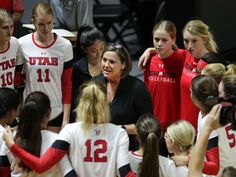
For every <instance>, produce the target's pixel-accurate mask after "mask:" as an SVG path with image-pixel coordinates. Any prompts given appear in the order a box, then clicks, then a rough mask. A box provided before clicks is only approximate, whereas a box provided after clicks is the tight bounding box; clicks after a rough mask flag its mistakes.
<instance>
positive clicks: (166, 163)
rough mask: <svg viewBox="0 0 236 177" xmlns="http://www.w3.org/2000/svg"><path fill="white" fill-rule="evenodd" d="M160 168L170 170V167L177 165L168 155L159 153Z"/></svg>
mask: <svg viewBox="0 0 236 177" xmlns="http://www.w3.org/2000/svg"><path fill="white" fill-rule="evenodd" d="M159 163H160V168H163V169H164V170H168V169H169V168H170V167H172V166H175V164H174V162H173V161H172V160H170V159H168V158H166V157H163V156H161V155H159Z"/></svg>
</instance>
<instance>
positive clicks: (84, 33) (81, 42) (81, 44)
mask: <svg viewBox="0 0 236 177" xmlns="http://www.w3.org/2000/svg"><path fill="white" fill-rule="evenodd" d="M96 40H101V41H104V42H105V38H104V35H103V33H102V32H101V31H100V30H99V29H97V28H96V27H92V26H88V25H83V26H81V27H80V28H79V31H78V34H77V40H76V57H82V56H83V55H84V50H83V49H86V48H88V47H89V46H91V45H93V44H94V42H95V41H96Z"/></svg>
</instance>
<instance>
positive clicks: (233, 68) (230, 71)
mask: <svg viewBox="0 0 236 177" xmlns="http://www.w3.org/2000/svg"><path fill="white" fill-rule="evenodd" d="M235 74H236V65H235V64H229V65H227V66H226V72H225V74H224V75H225V76H228V75H235Z"/></svg>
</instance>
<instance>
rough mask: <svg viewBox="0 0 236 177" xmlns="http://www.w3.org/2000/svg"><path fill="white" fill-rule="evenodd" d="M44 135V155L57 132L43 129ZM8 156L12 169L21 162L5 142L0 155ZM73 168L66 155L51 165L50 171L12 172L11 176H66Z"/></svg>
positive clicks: (42, 150) (42, 147)
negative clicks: (37, 172) (39, 172)
mask: <svg viewBox="0 0 236 177" xmlns="http://www.w3.org/2000/svg"><path fill="white" fill-rule="evenodd" d="M41 135H42V145H41V151H40V155H43V154H44V153H45V152H46V151H47V149H48V148H49V147H51V145H52V143H53V142H54V141H55V139H56V137H57V134H56V133H54V132H51V131H48V130H41ZM6 154H7V156H8V159H9V161H10V164H11V169H14V168H16V165H17V164H18V163H19V162H20V160H19V159H18V158H15V157H14V156H13V155H12V154H11V153H10V151H9V150H8V149H7V147H6V145H5V143H4V144H3V146H2V148H1V151H0V155H1V156H2V155H6ZM71 170H72V167H71V164H70V162H69V159H68V156H67V155H65V156H64V157H63V158H62V159H61V160H60V161H59V162H58V164H56V165H54V166H53V167H51V168H50V169H49V170H48V171H46V172H44V173H42V174H40V175H39V174H36V173H35V172H33V171H30V172H26V171H24V172H23V173H14V172H11V177H22V176H23V177H24V176H27V177H62V176H65V175H66V174H67V173H68V172H69V171H71Z"/></svg>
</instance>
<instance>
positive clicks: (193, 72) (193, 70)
mask: <svg viewBox="0 0 236 177" xmlns="http://www.w3.org/2000/svg"><path fill="white" fill-rule="evenodd" d="M183 37H184V45H185V49H186V51H185V63H184V67H183V72H182V75H181V79H180V91H181V94H180V96H181V106H180V119H183V120H187V121H189V122H190V123H191V124H192V125H193V126H194V127H195V129H197V117H198V112H199V109H198V108H197V107H196V106H195V105H194V104H193V103H192V100H191V98H190V84H191V80H192V78H194V77H195V76H197V75H199V72H198V70H197V68H199V67H200V66H198V62H199V61H200V59H201V58H202V57H203V55H205V54H207V53H209V52H215V53H216V52H217V45H216V43H215V41H214V38H213V35H212V34H211V32H210V31H209V27H208V25H207V24H205V23H204V22H202V21H201V20H191V21H189V22H188V23H187V24H186V25H185V27H184V30H183ZM150 51H151V52H150ZM150 53H152V54H153V53H155V50H154V49H153V48H150V49H147V50H146V51H145V52H144V54H143V55H142V56H141V57H140V60H139V68H140V69H143V68H145V66H146V63H147V61H148V58H149V54H150ZM144 60H145V61H144ZM206 64H207V63H205V65H206ZM205 65H202V63H201V67H204V66H205Z"/></svg>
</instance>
